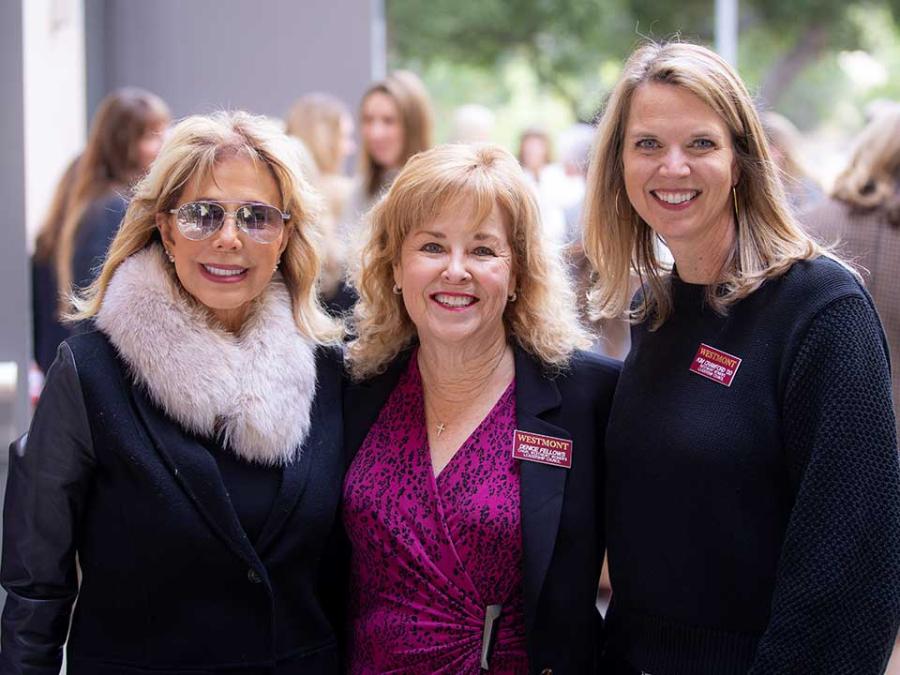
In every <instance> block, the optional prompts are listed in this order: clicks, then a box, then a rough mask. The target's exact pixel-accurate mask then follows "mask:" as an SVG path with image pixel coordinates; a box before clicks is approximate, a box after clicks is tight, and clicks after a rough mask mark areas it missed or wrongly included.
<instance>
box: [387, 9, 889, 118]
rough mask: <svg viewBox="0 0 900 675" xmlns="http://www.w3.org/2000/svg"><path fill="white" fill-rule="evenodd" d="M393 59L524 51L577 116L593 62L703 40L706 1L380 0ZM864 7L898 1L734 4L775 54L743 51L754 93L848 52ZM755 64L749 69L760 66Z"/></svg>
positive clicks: (779, 89)
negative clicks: (677, 39) (854, 15)
mask: <svg viewBox="0 0 900 675" xmlns="http://www.w3.org/2000/svg"><path fill="white" fill-rule="evenodd" d="M386 6H387V15H388V27H389V28H388V40H389V48H390V52H391V56H392V60H393V61H394V62H400V63H406V64H410V63H413V64H423V65H425V66H428V65H430V64H432V63H434V62H436V61H447V62H450V63H458V64H466V65H469V66H474V67H482V68H493V67H496V66H497V64H498V63H500V62H501V61H502V60H503V59H504V58H508V57H509V56H510V55H513V54H515V55H519V56H524V58H526V59H527V61H528V63H529V64H530V66H531V67H532V69H533V70H534V72H535V74H536V75H537V77H538V79H539V81H540V82H541V83H542V85H543V86H544V87H546V88H547V89H548V90H549V91H552V92H553V93H554V94H556V95H558V96H559V97H560V98H562V99H563V100H565V101H567V102H568V104H569V105H570V106H571V109H572V110H573V112H575V113H576V114H578V115H580V116H582V117H585V116H587V115H589V111H588V110H585V91H586V90H587V91H589V90H590V87H591V86H596V83H597V71H598V64H599V63H601V62H602V61H603V60H604V59H609V58H616V59H622V58H624V57H625V56H626V55H627V54H628V52H629V51H630V49H631V48H632V47H633V46H634V45H635V44H637V43H638V42H639V41H640V40H641V39H642V38H644V37H650V38H654V39H663V38H668V37H670V36H672V35H675V34H679V35H681V36H682V37H684V38H686V39H691V40H699V41H701V42H706V43H711V42H712V40H713V37H714V36H713V30H714V20H715V19H714V0H703V1H702V2H701V1H700V0H683V1H682V2H671V1H670V0H473V1H471V2H470V1H460V0H386ZM860 6H870V7H872V8H875V9H879V10H881V11H886V12H888V13H889V14H893V16H900V0H862V2H856V3H847V2H846V0H790V1H785V0H741V4H740V17H741V31H742V32H744V31H753V30H755V31H760V30H761V31H764V32H766V33H770V34H771V35H772V38H771V39H770V40H767V43H769V44H771V45H777V46H778V50H777V51H775V52H769V53H756V54H751V55H749V57H750V58H752V59H754V60H758V61H759V62H760V63H763V64H765V65H764V72H762V75H761V78H760V80H759V82H758V84H759V93H760V97H761V98H762V99H763V100H764V101H765V102H766V103H768V104H770V105H776V104H777V103H778V101H779V100H780V99H781V98H782V97H783V96H784V94H785V92H786V91H787V90H788V89H789V88H790V86H791V85H792V83H793V82H794V81H795V80H796V78H797V77H798V76H799V75H800V73H801V72H802V71H803V70H804V69H806V68H808V67H809V66H810V65H812V64H814V63H815V62H816V61H817V60H819V59H821V58H822V57H823V55H824V54H825V52H827V51H828V52H833V51H836V50H841V49H856V48H858V47H859V46H860V45H861V40H862V38H863V37H864V36H862V35H861V34H860V30H859V28H858V26H859V22H858V21H857V22H854V21H850V20H848V11H853V10H855V9H856V8H858V7H860ZM760 63H753V64H749V65H750V68H749V69H750V70H756V71H757V72H759V71H760Z"/></svg>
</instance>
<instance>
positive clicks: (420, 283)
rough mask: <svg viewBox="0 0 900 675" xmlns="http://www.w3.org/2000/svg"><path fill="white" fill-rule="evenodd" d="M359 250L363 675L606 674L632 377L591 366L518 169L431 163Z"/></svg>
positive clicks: (354, 437)
mask: <svg viewBox="0 0 900 675" xmlns="http://www.w3.org/2000/svg"><path fill="white" fill-rule="evenodd" d="M363 252H364V256H363V265H362V269H361V271H360V274H359V276H358V279H357V281H358V288H359V291H360V302H359V303H357V305H356V308H355V318H356V325H355V332H356V334H357V336H358V337H357V338H356V339H355V340H354V341H353V342H351V343H350V345H349V348H348V362H349V364H350V370H351V373H352V375H353V376H354V377H355V378H356V379H357V380H360V381H359V382H358V383H357V384H355V385H351V386H350V387H349V388H348V391H347V395H346V398H345V400H346V405H345V411H346V412H345V416H346V423H345V424H346V435H347V448H348V451H349V452H350V453H351V454H354V453H355V457H353V459H352V464H351V467H350V469H349V470H348V473H347V476H346V479H345V482H344V505H343V507H342V510H343V518H344V524H345V527H346V529H347V532H348V534H349V538H350V541H351V542H352V558H351V560H352V563H351V568H352V573H351V590H350V597H351V602H350V620H351V623H350V635H349V642H348V644H349V650H348V657H347V661H348V666H349V672H351V673H386V672H393V673H401V672H402V673H405V674H408V675H413V674H415V675H431V674H432V673H445V674H446V675H451V674H452V675H461V674H471V675H475V674H477V673H479V672H483V671H484V670H489V671H490V672H492V673H502V674H506V675H512V674H513V673H516V674H518V673H523V674H524V673H529V672H531V673H539V672H545V673H546V672H550V671H551V670H552V671H553V672H557V673H591V672H594V670H593V668H594V666H595V663H596V657H597V656H598V649H599V646H600V645H599V644H598V643H597V640H596V637H597V631H598V629H599V628H600V625H601V621H600V616H599V614H598V612H597V610H596V607H595V598H596V594H597V580H598V577H599V575H600V566H601V560H602V549H603V532H602V524H601V509H602V503H603V500H602V493H601V491H600V485H601V475H602V458H603V444H604V434H605V427H606V418H607V414H608V410H609V404H610V401H611V399H612V394H613V390H614V388H615V382H616V376H617V374H618V370H619V364H618V363H615V362H613V361H611V360H608V359H603V358H601V357H599V356H596V355H592V354H586V353H584V352H582V351H580V348H581V347H583V346H585V345H586V344H589V341H588V340H587V339H586V336H585V333H584V331H583V329H582V328H581V326H580V325H579V323H578V321H577V318H576V316H575V312H574V299H573V297H572V292H571V289H570V287H569V285H568V283H567V280H566V277H565V273H564V271H563V267H562V265H561V264H560V262H559V260H558V259H557V256H556V251H554V250H553V249H552V247H549V246H548V245H547V243H546V241H545V240H544V238H543V237H542V235H541V232H540V222H539V212H538V209H537V203H536V200H535V199H534V195H533V191H532V189H531V187H530V185H529V184H528V182H527V180H526V178H525V176H524V175H523V172H522V170H521V168H520V167H519V165H518V164H517V162H516V160H515V158H514V157H513V156H512V155H511V154H510V153H508V152H507V151H505V150H503V149H502V148H500V147H499V146H493V145H481V146H479V145H464V144H453V145H442V146H439V147H436V148H434V149H432V150H430V151H428V152H424V153H422V154H419V155H417V156H416V157H414V158H413V159H411V160H410V161H409V163H407V165H406V167H405V168H404V169H403V171H402V172H401V173H400V176H399V177H398V178H397V180H396V182H395V183H394V185H393V186H392V187H391V189H390V191H389V192H388V194H387V196H386V197H385V198H384V199H383V200H381V201H380V202H379V203H378V205H376V207H375V208H374V210H373V211H372V214H371V231H370V232H369V236H368V238H367V242H366V245H365V247H364V249H363ZM516 438H518V439H519V441H518V442H516V441H515V439H516ZM542 439H543V440H542ZM546 443H550V444H552V447H555V448H562V449H560V450H559V451H558V452H556V453H550V454H549V455H545V454H544V453H543V452H542V448H544V449H546V448H549V447H551V445H547V444H546ZM523 444H524V447H523ZM534 444H537V445H534ZM566 448H567V449H566ZM551 455H554V456H555V459H554V457H551ZM533 460H534V461H533ZM542 460H544V462H543V463H542Z"/></svg>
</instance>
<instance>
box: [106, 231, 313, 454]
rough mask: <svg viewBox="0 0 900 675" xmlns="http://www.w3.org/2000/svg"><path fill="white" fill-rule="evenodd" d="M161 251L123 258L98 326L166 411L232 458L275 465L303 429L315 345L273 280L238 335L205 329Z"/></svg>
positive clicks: (293, 449)
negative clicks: (219, 442) (217, 443)
mask: <svg viewBox="0 0 900 675" xmlns="http://www.w3.org/2000/svg"><path fill="white" fill-rule="evenodd" d="M168 264H169V263H168V262H167V261H166V259H165V258H164V257H163V252H162V248H161V247H160V246H158V245H152V246H149V247H148V248H146V249H144V250H142V251H139V252H138V253H135V254H134V255H132V256H131V257H130V258H128V259H127V260H126V261H125V262H123V263H122V265H121V266H120V267H119V269H117V270H116V273H115V275H114V276H113V278H112V280H111V281H110V283H109V287H108V288H107V291H106V295H105V297H104V299H103V305H102V307H101V308H100V311H99V313H98V314H97V321H96V322H97V326H98V328H100V330H102V331H103V332H104V333H106V335H108V336H109V339H110V341H111V342H112V343H113V345H115V347H116V349H117V350H118V352H119V354H120V355H121V356H122V358H123V359H124V360H125V362H126V363H127V364H128V366H129V369H130V371H131V375H132V377H133V378H134V380H135V382H136V383H138V384H141V385H143V386H144V387H146V389H147V391H148V392H149V394H150V397H151V398H152V399H153V401H154V402H155V403H156V404H157V405H159V406H160V407H161V408H162V409H163V410H165V412H166V414H168V415H169V417H171V418H173V419H175V420H177V421H178V422H179V423H180V424H181V425H182V426H183V427H184V428H185V429H187V430H189V431H191V432H192V433H196V434H201V435H203V436H207V437H218V438H220V439H221V440H222V441H223V442H224V443H225V444H226V446H227V447H229V448H230V449H231V450H232V451H233V452H234V453H235V454H237V455H239V456H240V457H243V458H244V459H247V460H249V461H252V462H257V463H260V464H268V465H276V464H287V463H289V462H291V461H292V460H294V459H295V458H297V457H298V456H299V454H300V447H301V445H302V444H303V441H304V439H305V438H306V435H307V433H308V432H309V425H310V421H309V412H310V407H311V406H312V401H313V398H314V396H315V389H316V365H315V353H314V352H315V349H314V346H313V345H312V343H311V342H310V340H309V339H308V338H306V337H304V336H303V335H302V334H301V333H300V331H299V329H298V328H297V324H296V323H294V318H293V316H292V314H291V302H290V296H289V295H288V291H287V289H286V288H285V286H284V283H283V282H282V281H281V280H280V279H277V278H276V279H273V280H272V282H271V283H270V284H269V286H268V288H267V289H266V290H265V291H264V292H263V294H262V296H261V297H260V298H258V299H257V300H256V301H255V307H254V308H253V310H252V312H251V315H250V316H249V317H248V319H247V321H246V323H245V324H244V327H243V329H242V331H241V334H240V335H232V334H230V333H228V332H227V331H225V330H224V329H221V328H215V327H211V326H210V325H209V322H208V320H207V313H206V310H204V309H203V308H202V307H200V306H199V305H198V304H197V303H196V302H194V301H192V300H190V299H189V298H187V297H186V296H185V293H184V291H182V290H181V288H180V286H179V284H178V282H177V280H176V279H175V278H174V275H173V274H172V273H171V272H170V271H169V270H168V269H166V266H167V265H168Z"/></svg>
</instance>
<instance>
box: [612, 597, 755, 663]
mask: <svg viewBox="0 0 900 675" xmlns="http://www.w3.org/2000/svg"><path fill="white" fill-rule="evenodd" d="M611 614H612V613H611ZM608 631H609V633H608V634H609V643H608V645H609V651H610V652H611V653H613V654H615V655H617V656H618V657H619V658H621V659H622V660H624V661H627V662H628V663H630V664H631V665H632V666H634V667H635V668H637V669H639V670H643V671H645V672H647V673H650V675H709V673H715V674H716V675H746V673H747V671H748V670H749V669H750V666H751V664H752V662H753V657H754V655H755V653H756V646H757V644H758V642H759V638H760V636H759V635H757V634H751V633H735V632H730V631H725V630H720V629H715V628H702V627H696V626H689V625H686V624H683V623H679V622H678V621H674V620H672V619H668V618H666V617H661V616H653V615H646V614H640V613H637V612H626V611H623V610H621V609H618V610H617V611H616V612H615V614H612V615H611V616H610V617H609V623H608Z"/></svg>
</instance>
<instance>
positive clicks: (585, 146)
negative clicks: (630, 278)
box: [559, 124, 637, 360]
mask: <svg viewBox="0 0 900 675" xmlns="http://www.w3.org/2000/svg"><path fill="white" fill-rule="evenodd" d="M594 135H595V129H594V127H593V126H591V125H590V124H575V125H573V126H571V127H569V128H568V129H566V130H565V131H563V132H562V133H561V134H560V136H559V147H560V161H561V163H562V166H563V170H564V171H565V173H566V178H567V180H568V181H569V183H570V186H573V187H572V194H573V195H574V197H575V199H573V200H572V201H571V203H570V205H569V206H568V207H567V208H566V209H564V213H565V217H566V237H565V240H566V246H565V249H564V252H565V256H566V259H567V260H568V262H569V264H570V265H571V267H572V274H573V282H574V285H575V294H576V295H575V297H576V301H577V307H578V315H579V317H580V318H581V320H582V322H583V323H584V324H585V325H589V326H590V327H591V328H592V329H593V333H594V335H593V337H594V346H593V349H594V351H597V352H599V353H600V354H605V355H606V356H611V357H612V358H615V359H620V360H621V359H624V358H625V355H626V354H628V346H629V337H628V332H629V323H628V319H627V318H625V317H624V316H623V317H619V318H615V319H610V318H605V319H596V320H595V319H592V318H591V311H590V303H589V301H588V293H589V291H590V290H591V286H592V285H593V284H594V279H593V276H594V268H593V267H592V266H591V262H590V260H588V258H587V256H586V255H585V254H584V244H583V242H582V236H581V235H582V232H581V228H582V222H583V213H582V211H583V209H584V196H585V189H586V179H587V172H588V165H589V164H590V161H591V148H592V147H593V144H594ZM634 288H635V289H636V288H637V281H636V277H635V279H634Z"/></svg>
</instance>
